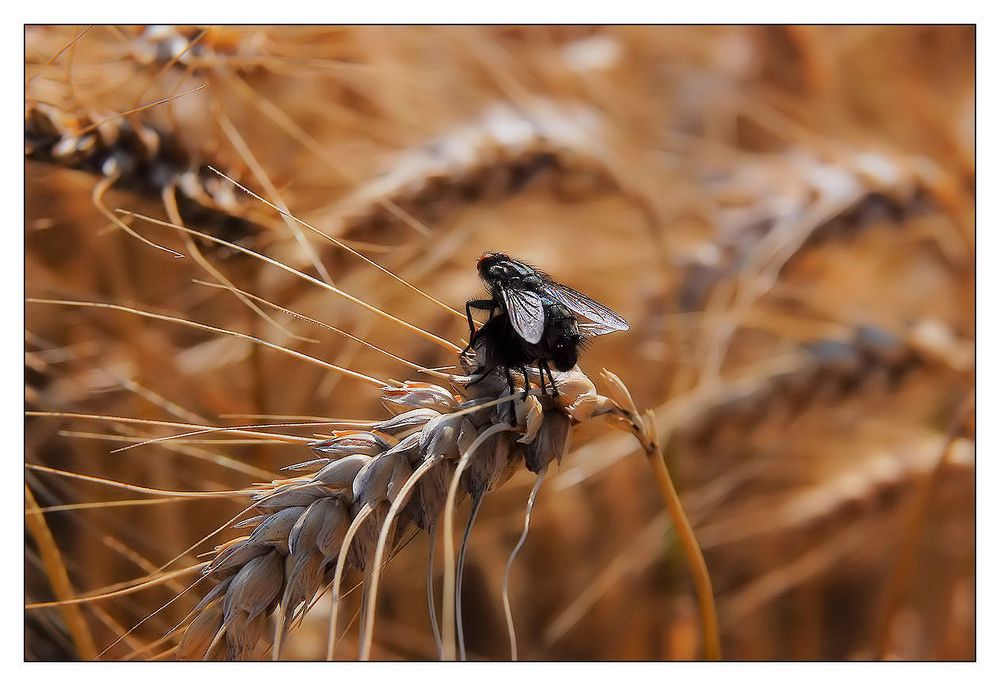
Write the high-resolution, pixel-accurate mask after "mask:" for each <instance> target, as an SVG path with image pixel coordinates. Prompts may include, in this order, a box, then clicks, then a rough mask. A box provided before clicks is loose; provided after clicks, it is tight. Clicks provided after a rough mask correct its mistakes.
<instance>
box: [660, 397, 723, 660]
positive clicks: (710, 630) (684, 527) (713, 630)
mask: <svg viewBox="0 0 1000 686" xmlns="http://www.w3.org/2000/svg"><path fill="white" fill-rule="evenodd" d="M646 421H647V422H648V424H649V426H648V427H647V431H648V435H649V436H650V437H651V438H652V441H651V442H650V444H649V445H648V446H643V448H644V450H645V451H646V457H647V458H648V461H649V466H650V467H651V468H652V470H653V475H654V476H655V477H656V485H657V486H658V487H659V489H660V496H661V497H662V498H663V505H664V507H666V509H667V512H668V513H669V514H670V519H671V520H672V521H673V524H674V530H675V531H676V532H677V538H678V540H679V541H680V543H681V548H682V549H683V551H684V557H685V559H686V560H687V565H688V569H689V570H690V571H691V576H692V578H693V581H694V587H695V593H696V595H697V597H698V613H699V614H700V615H701V631H702V641H703V642H704V649H705V658H706V659H708V660H720V659H722V649H721V647H720V645H719V620H718V616H717V614H716V610H715V597H714V594H713V592H712V578H711V577H710V576H709V574H708V567H707V566H706V565H705V558H704V556H703V555H702V553H701V548H700V547H699V545H698V540H697V539H696V538H695V536H694V530H693V529H692V528H691V523H690V522H689V521H688V518H687V515H686V514H685V512H684V506H683V505H682V504H681V499H680V497H679V496H678V495H677V489H676V488H674V482H673V479H671V477H670V471H669V470H668V469H667V463H666V461H665V460H664V458H663V451H662V450H661V449H660V442H659V434H658V433H657V431H656V425H655V415H654V414H653V413H652V412H651V411H649V412H647V413H646Z"/></svg>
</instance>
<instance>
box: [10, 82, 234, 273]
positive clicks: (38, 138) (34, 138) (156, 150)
mask: <svg viewBox="0 0 1000 686" xmlns="http://www.w3.org/2000/svg"><path fill="white" fill-rule="evenodd" d="M204 87H205V84H202V85H200V86H198V87H197V88H194V89H192V90H189V91H186V92H184V93H181V94H178V95H174V96H170V97H168V98H165V99H163V100H159V101H156V102H154V103H149V104H146V105H142V106H140V107H137V108H134V109H133V110H129V111H127V112H123V113H115V114H113V115H110V116H108V117H105V118H103V119H97V120H94V119H93V118H90V117H75V116H73V115H71V114H70V113H68V112H65V111H63V110H60V109H58V108H56V107H53V106H50V105H43V104H40V103H38V104H34V105H32V106H30V107H29V108H28V110H27V112H26V117H25V157H26V158H27V159H29V160H36V161H40V162H45V163H48V164H53V165H57V166H61V167H65V168H69V169H77V170H80V171H83V172H86V173H89V174H93V175H95V176H97V177H99V178H100V180H99V181H98V183H97V184H96V185H95V187H94V190H93V193H92V201H93V203H94V205H95V207H96V208H97V209H98V210H99V211H100V212H101V214H103V215H104V216H105V217H106V218H107V219H108V220H109V221H110V222H111V223H112V224H114V225H115V226H117V227H118V228H121V229H123V230H124V231H125V232H126V233H128V234H129V235H131V236H133V237H134V238H137V239H138V240H140V241H142V242H144V243H146V244H148V245H150V246H152V247H155V248H157V249H159V250H164V251H166V252H168V253H169V254H171V255H173V256H174V257H183V255H182V254H181V253H178V252H176V251H174V250H171V249H169V248H166V247H165V246H162V245H159V244H157V243H154V242H152V241H150V240H149V239H147V238H145V237H143V236H141V235H139V234H138V233H136V232H135V230H134V229H132V228H131V227H129V226H128V224H126V223H125V222H124V221H122V220H121V219H119V218H117V217H112V216H110V215H109V214H108V213H109V210H108V209H107V208H106V207H105V206H104V204H103V202H102V199H103V196H104V194H105V193H106V192H107V191H108V190H109V189H110V188H112V187H116V188H122V189H126V190H130V191H133V192H136V193H138V194H140V195H145V196H148V197H153V198H157V199H160V198H161V197H162V195H163V193H164V191H165V189H166V188H167V187H169V186H173V187H175V188H176V189H177V190H178V191H179V192H180V194H181V197H182V200H183V202H184V207H185V208H186V209H187V210H188V211H189V213H193V214H195V215H196V216H198V217H199V218H200V219H201V220H202V221H204V222H209V223H211V222H215V223H217V224H219V225H220V226H223V227H225V226H227V225H233V224H234V223H235V225H237V228H238V230H239V232H240V234H241V235H242V234H243V233H246V232H248V231H249V230H250V227H251V226H252V223H251V220H250V219H249V218H248V215H247V213H246V212H245V211H244V210H243V208H241V207H240V206H239V205H238V203H236V202H235V198H236V196H234V195H233V194H232V192H231V190H230V187H229V186H228V185H227V186H225V187H219V186H220V184H218V183H217V180H216V177H215V176H214V175H208V173H207V172H205V171H202V170H201V169H200V168H199V167H198V166H197V164H196V162H195V161H194V157H193V155H192V154H191V153H190V152H189V151H188V150H187V149H186V148H185V146H184V145H183V143H182V142H181V141H180V140H179V139H178V138H177V137H176V136H175V135H174V134H172V133H171V132H169V131H163V130H160V129H158V128H156V127H154V126H152V125H149V124H146V123H144V122H143V121H141V119H140V118H139V117H137V116H136V113H138V112H140V111H142V110H145V109H148V108H150V107H155V106H158V105H162V104H164V103H166V102H170V101H172V100H175V99H177V98H179V97H184V96H186V95H190V94H191V93H194V92H196V91H198V90H201V89H202V88H204ZM222 230H223V231H228V232H230V233H231V232H232V228H229V229H225V228H223V229H222Z"/></svg>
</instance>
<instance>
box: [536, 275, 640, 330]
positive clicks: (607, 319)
mask: <svg viewBox="0 0 1000 686" xmlns="http://www.w3.org/2000/svg"><path fill="white" fill-rule="evenodd" d="M546 288H547V289H548V292H549V295H551V296H552V297H553V298H555V299H556V300H558V301H559V302H561V303H562V304H563V305H565V306H566V307H568V308H569V309H571V310H573V311H574V312H576V313H577V314H579V315H582V316H584V317H586V318H587V319H589V320H590V321H591V322H593V324H587V325H586V332H587V335H589V336H603V335H604V334H606V333H611V332H612V331H628V322H627V321H625V320H624V319H622V318H621V315H619V314H618V313H617V312H615V311H614V310H612V309H611V308H610V307H607V306H606V305H602V304H601V303H599V302H597V301H596V300H592V299H590V298H588V297H587V296H585V295H584V294H583V293H581V292H579V291H576V290H573V289H572V288H570V287H569V286H564V285H562V284H561V283H555V282H554V281H553V282H551V283H548V284H546ZM583 330H584V328H583V327H581V331H583Z"/></svg>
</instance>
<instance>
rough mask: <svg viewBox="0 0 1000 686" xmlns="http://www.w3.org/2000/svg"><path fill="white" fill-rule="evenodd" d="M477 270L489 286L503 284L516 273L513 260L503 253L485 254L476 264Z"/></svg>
mask: <svg viewBox="0 0 1000 686" xmlns="http://www.w3.org/2000/svg"><path fill="white" fill-rule="evenodd" d="M476 269H478V270H479V276H480V277H481V278H482V279H483V281H485V282H486V283H488V284H495V283H500V282H503V281H505V280H507V279H509V278H511V277H512V276H514V274H515V273H516V272H515V264H514V262H513V260H511V259H510V257H508V256H507V255H506V254H505V253H502V252H486V253H483V255H482V257H480V258H479V261H478V262H477V263H476Z"/></svg>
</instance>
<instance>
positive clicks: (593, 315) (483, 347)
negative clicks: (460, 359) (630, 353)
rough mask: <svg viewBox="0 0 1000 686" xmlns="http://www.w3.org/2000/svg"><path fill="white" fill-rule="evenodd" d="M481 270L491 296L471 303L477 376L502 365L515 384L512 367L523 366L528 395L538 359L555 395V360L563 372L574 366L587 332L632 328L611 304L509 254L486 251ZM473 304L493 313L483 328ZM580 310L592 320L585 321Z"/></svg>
mask: <svg viewBox="0 0 1000 686" xmlns="http://www.w3.org/2000/svg"><path fill="white" fill-rule="evenodd" d="M477 269H478V270H479V276H480V277H481V278H482V279H483V282H484V283H485V284H486V287H487V288H488V289H489V291H490V298H488V299H482V300H470V301H468V302H467V303H466V304H465V314H466V316H467V317H468V320H469V333H470V338H469V345H468V346H467V348H466V350H468V349H471V348H474V349H475V350H476V352H477V355H478V357H479V362H480V367H479V369H478V370H477V373H478V374H479V378H478V379H476V381H479V380H482V379H483V378H485V376H486V374H488V373H489V372H491V371H493V370H494V369H498V368H499V369H503V370H504V371H505V373H506V375H507V383H508V384H509V385H510V387H511V388H513V387H514V384H513V378H512V377H511V371H510V370H511V369H518V370H520V371H521V373H522V374H523V375H524V379H525V395H527V386H528V372H527V367H528V366H529V365H536V364H537V366H538V370H539V376H540V377H541V386H542V391H543V392H544V390H545V375H546V374H548V377H549V385H550V387H551V389H552V395H553V397H555V396H556V395H557V391H556V387H555V382H554V379H553V378H552V369H551V368H550V367H549V363H550V362H551V363H552V364H553V365H554V366H555V368H556V369H557V370H559V371H561V372H565V371H569V370H570V369H572V368H573V367H574V366H575V365H576V361H577V358H578V356H579V350H580V346H581V345H582V344H583V343H584V341H585V339H586V338H587V337H592V336H601V335H604V334H607V333H611V332H613V331H627V330H628V322H626V321H625V320H624V319H622V318H621V316H619V315H618V314H617V313H615V312H614V311H613V310H611V309H610V308H608V307H606V306H604V305H602V304H600V303H599V302H596V301H594V300H592V299H591V298H588V297H587V296H585V295H584V294H582V293H580V292H578V291H575V290H573V289H572V288H570V287H569V286H564V285H562V284H561V283H557V282H555V281H553V280H552V277H550V276H549V275H548V274H546V273H544V272H542V271H539V270H538V269H535V268H534V267H531V266H529V265H527V264H525V263H523V262H519V261H518V260H515V259H513V258H511V257H509V256H507V255H505V254H504V253H486V254H484V255H483V256H482V257H480V258H479V262H478V264H477ZM473 309H477V310H484V311H488V312H489V313H490V318H489V320H487V322H486V323H485V324H483V326H482V327H481V328H480V329H478V330H476V328H475V325H474V324H473V321H472V310H473ZM574 313H575V314H574ZM576 315H581V316H583V317H585V318H586V319H588V320H590V321H588V322H586V323H580V322H578V321H577V317H576ZM476 381H474V382H473V383H475V382H476Z"/></svg>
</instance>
